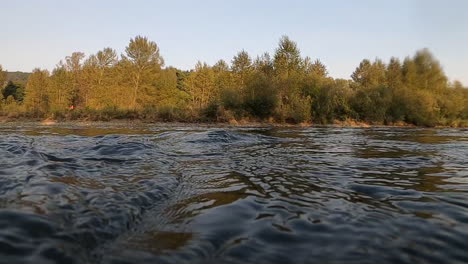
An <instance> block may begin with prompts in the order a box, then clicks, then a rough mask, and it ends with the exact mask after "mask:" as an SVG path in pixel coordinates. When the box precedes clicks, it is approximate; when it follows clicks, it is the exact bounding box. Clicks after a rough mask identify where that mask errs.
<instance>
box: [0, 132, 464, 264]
mask: <svg viewBox="0 0 468 264" xmlns="http://www.w3.org/2000/svg"><path fill="white" fill-rule="evenodd" d="M0 139H1V140H0V206H2V207H1V210H0V262H1V263H120V264H121V263H376V262H378V263H466V262H468V255H467V254H466V244H467V242H468V231H467V230H468V202H467V201H468V194H467V190H468V181H467V180H466V176H467V175H468V166H467V164H466V161H465V160H466V156H467V154H468V144H467V142H468V138H467V136H466V131H464V130H457V129H401V128H375V129H361V128H301V129H298V128H229V129H227V128H208V127H177V126H174V127H170V128H167V127H166V128H163V127H158V126H150V125H145V126H141V127H126V128H122V127H121V126H119V125H112V124H111V125H102V124H100V125H96V127H90V126H85V127H80V126H67V125H57V126H49V127H43V126H35V125H24V126H21V127H16V128H13V127H7V126H5V125H2V126H0Z"/></svg>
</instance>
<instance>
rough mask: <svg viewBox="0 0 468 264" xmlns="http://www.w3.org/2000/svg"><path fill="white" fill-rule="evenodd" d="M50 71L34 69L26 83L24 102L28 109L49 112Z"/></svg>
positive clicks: (37, 112)
mask: <svg viewBox="0 0 468 264" xmlns="http://www.w3.org/2000/svg"><path fill="white" fill-rule="evenodd" d="M48 88H49V72H48V71H47V70H41V69H34V70H33V72H32V74H31V75H30V76H29V78H28V83H27V85H26V91H25V98H24V104H25V106H26V109H27V110H28V111H30V112H33V113H36V114H43V113H47V111H48V110H49V97H48Z"/></svg>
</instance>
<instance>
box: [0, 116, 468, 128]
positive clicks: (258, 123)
mask: <svg viewBox="0 0 468 264" xmlns="http://www.w3.org/2000/svg"><path fill="white" fill-rule="evenodd" d="M0 123H3V124H14V123H34V124H38V125H43V126H54V125H61V124H73V125H77V126H93V125H96V124H108V123H113V124H121V125H122V126H126V125H147V124H159V125H161V126H169V127H173V126H193V125H197V126H202V127H356V128H373V127H406V128H422V127H431V128H467V127H468V122H466V121H465V122H458V123H455V124H454V125H435V126H417V125H414V124H410V123H406V122H395V123H386V124H385V123H371V122H362V121H358V120H351V119H349V120H335V121H334V122H331V123H314V122H303V123H297V124H296V123H288V122H277V121H275V120H273V119H268V120H251V119H241V120H236V119H231V120H228V121H216V120H187V121H184V120H163V119H142V118H119V119H117V118H115V119H104V120H99V119H86V118H79V119H52V118H29V117H20V118H11V117H5V116H0Z"/></svg>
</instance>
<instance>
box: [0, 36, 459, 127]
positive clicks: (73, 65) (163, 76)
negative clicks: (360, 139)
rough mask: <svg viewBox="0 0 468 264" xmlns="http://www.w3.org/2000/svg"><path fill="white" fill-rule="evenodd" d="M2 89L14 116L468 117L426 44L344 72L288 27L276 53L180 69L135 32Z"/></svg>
mask: <svg viewBox="0 0 468 264" xmlns="http://www.w3.org/2000/svg"><path fill="white" fill-rule="evenodd" d="M1 72H2V71H1V68H0V84H2V83H4V80H5V74H4V73H3V74H2V73H1ZM4 86H5V85H4ZM2 95H3V100H2V102H1V104H0V111H1V112H2V113H3V115H9V116H10V117H17V116H18V117H20V116H24V117H41V118H45V117H49V118H59V119H60V118H68V119H75V118H87V119H93V120H100V119H114V118H142V119H150V120H166V121H171V120H177V121H191V122H195V121H217V122H227V121H235V120H251V121H253V120H255V121H258V120H269V121H272V122H288V123H302V122H313V123H321V124H327V123H333V122H336V121H348V120H356V121H362V122H368V123H372V124H397V123H409V124H415V125H425V126H434V125H449V126H462V125H463V126H466V125H467V124H468V121H467V120H468V89H466V88H464V87H463V86H462V84H461V83H460V82H457V81H456V82H453V83H450V82H449V81H448V78H447V76H446V75H445V74H444V72H443V69H442V67H441V65H440V64H439V62H438V61H437V60H436V59H435V58H434V57H433V56H432V55H431V53H430V52H429V51H428V50H421V51H418V52H417V53H416V54H415V55H414V56H413V57H407V58H406V59H405V60H404V61H400V60H399V59H397V58H392V59H391V60H390V61H389V62H388V63H386V62H383V61H381V60H379V59H376V60H374V61H369V60H367V59H365V60H363V61H362V62H361V63H360V64H359V66H358V67H357V68H356V70H355V71H354V73H353V74H352V75H351V79H350V80H344V79H334V78H332V77H330V76H329V75H328V71H327V68H326V67H325V65H323V64H322V63H321V62H320V61H319V60H315V61H313V60H312V59H310V58H309V57H302V56H301V53H300V51H299V49H298V47H297V44H296V43H295V42H293V41H291V40H290V39H289V38H288V37H282V38H281V39H280V41H279V45H278V47H277V49H276V51H275V53H274V54H273V55H272V56H270V55H269V54H268V53H265V54H263V55H261V56H257V57H256V58H252V57H251V56H250V55H249V54H248V53H247V52H245V51H241V52H239V53H238V54H237V55H236V56H234V58H233V59H232V61H231V62H229V63H228V62H226V61H223V60H220V61H218V62H217V63H216V64H214V65H212V66H210V65H208V64H206V63H202V62H198V63H197V64H196V65H195V68H194V69H193V70H190V71H182V70H179V69H176V68H173V67H164V59H163V58H162V56H161V55H160V50H159V47H158V46H157V44H156V43H155V42H152V41H150V40H148V39H147V38H145V37H140V36H138V37H135V38H134V39H131V40H130V43H129V45H128V46H127V47H126V49H125V53H124V54H122V55H121V56H119V55H118V54H117V52H116V51H115V50H113V49H111V48H105V49H103V50H102V51H99V52H97V53H96V54H93V55H90V56H88V57H86V56H85V54H83V53H81V52H75V53H73V54H72V55H71V56H68V57H66V58H65V60H64V61H61V62H60V63H59V64H58V65H57V67H56V68H55V69H54V70H53V71H52V72H49V71H47V70H41V69H35V70H34V71H33V72H32V74H31V75H30V76H29V78H28V81H27V83H26V86H25V87H21V86H20V85H16V84H15V83H12V82H10V83H8V84H6V86H5V87H4V88H3V89H2Z"/></svg>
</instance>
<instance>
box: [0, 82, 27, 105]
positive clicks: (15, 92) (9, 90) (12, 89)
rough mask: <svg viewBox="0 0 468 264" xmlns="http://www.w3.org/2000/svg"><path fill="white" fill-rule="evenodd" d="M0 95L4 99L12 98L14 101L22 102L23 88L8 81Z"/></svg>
mask: <svg viewBox="0 0 468 264" xmlns="http://www.w3.org/2000/svg"><path fill="white" fill-rule="evenodd" d="M2 94H3V98H5V99H7V98H8V97H9V96H12V98H13V99H14V100H15V101H23V97H24V87H23V86H22V85H20V84H16V83H14V82H12V81H9V82H8V84H7V86H5V88H4V89H3V91H2Z"/></svg>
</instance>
